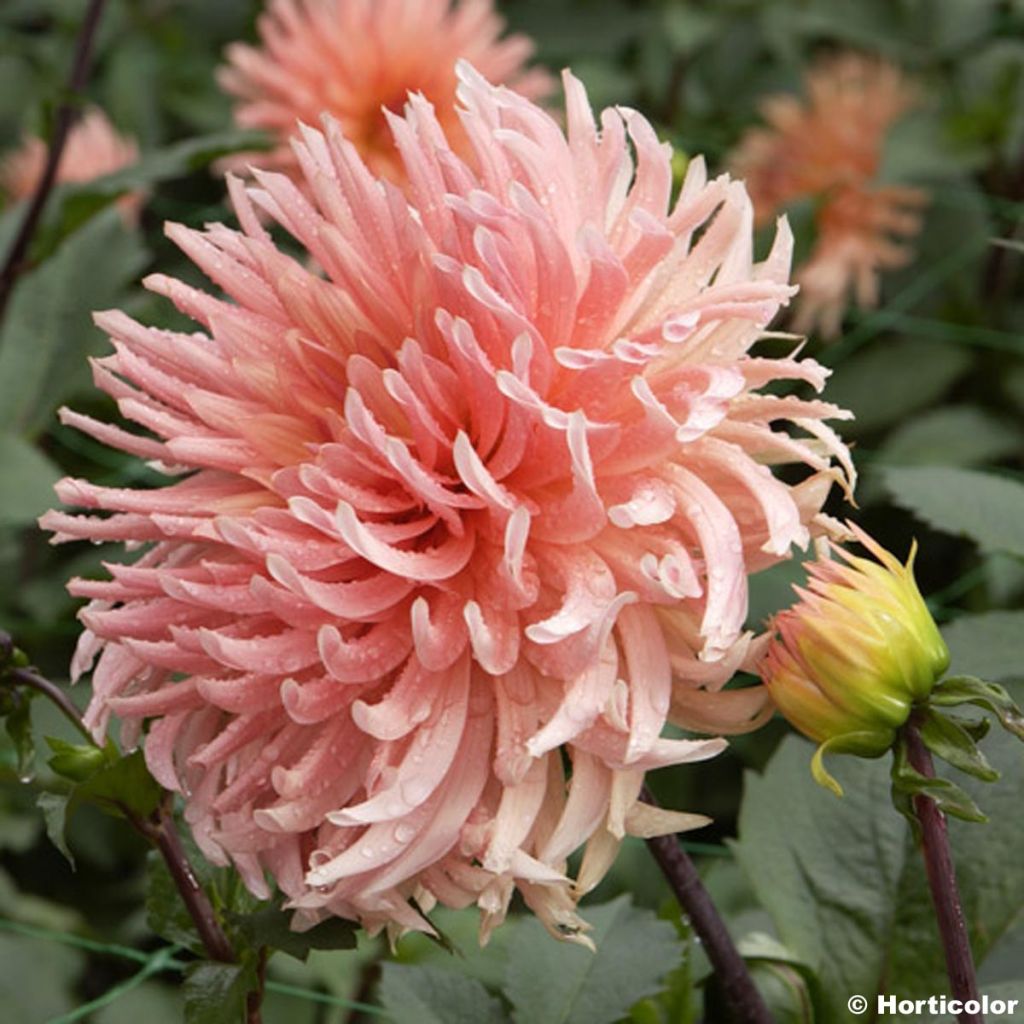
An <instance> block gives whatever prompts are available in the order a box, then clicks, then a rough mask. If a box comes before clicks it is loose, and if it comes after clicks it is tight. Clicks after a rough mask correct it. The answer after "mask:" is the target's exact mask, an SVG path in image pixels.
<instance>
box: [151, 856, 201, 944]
mask: <svg viewBox="0 0 1024 1024" xmlns="http://www.w3.org/2000/svg"><path fill="white" fill-rule="evenodd" d="M146 922H147V923H148V924H149V927H150V928H151V929H152V930H153V932H154V933H155V934H156V935H159V936H160V937H161V938H163V939H166V940H167V941H168V942H173V943H176V944H177V945H179V946H185V947H186V948H187V949H191V950H192V952H194V953H200V952H201V951H202V945H203V944H202V941H201V940H200V938H199V934H198V932H197V931H196V926H195V922H194V921H193V920H192V917H191V915H190V914H189V912H188V910H187V909H186V908H185V904H184V903H183V902H182V900H181V894H180V893H179V892H178V889H177V886H175V884H174V880H173V879H172V878H171V875H170V872H169V871H168V870H167V865H166V863H165V862H164V859H163V857H162V856H160V854H159V853H158V852H157V851H156V850H150V851H149V853H148V855H147V856H146Z"/></svg>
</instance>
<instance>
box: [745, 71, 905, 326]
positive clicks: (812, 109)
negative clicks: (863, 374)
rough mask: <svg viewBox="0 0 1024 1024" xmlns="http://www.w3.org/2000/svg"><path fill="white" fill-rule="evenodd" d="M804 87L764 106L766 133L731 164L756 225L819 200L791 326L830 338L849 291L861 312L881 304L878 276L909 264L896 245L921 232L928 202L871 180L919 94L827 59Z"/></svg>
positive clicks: (897, 80) (754, 136) (889, 78)
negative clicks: (743, 183)
mask: <svg viewBox="0 0 1024 1024" xmlns="http://www.w3.org/2000/svg"><path fill="white" fill-rule="evenodd" d="M806 83H807V99H806V100H801V99H799V98H798V97H796V96H788V95H780V96H772V97H769V98H768V99H767V100H765V102H764V103H763V105H762V114H763V116H764V118H765V120H766V121H767V122H768V127H765V128H754V129H751V130H750V131H749V132H747V134H746V135H745V136H744V138H743V139H742V140H741V142H740V144H739V146H738V147H737V149H736V151H735V152H734V153H733V155H732V158H731V160H730V166H731V168H732V170H733V172H734V173H735V174H736V175H737V176H738V177H741V178H743V179H744V180H745V181H746V185H747V188H748V190H749V192H750V197H751V199H752V200H753V203H754V210H755V212H756V215H757V221H758V223H760V224H766V223H770V221H771V219H772V218H773V217H774V216H776V214H777V213H778V212H779V211H780V210H781V209H782V207H784V206H786V205H787V204H789V203H792V202H794V201H795V200H799V199H805V198H812V199H815V200H818V201H819V202H820V206H819V209H818V213H817V229H818V237H817V241H816V245H815V248H814V251H813V252H812V253H811V256H810V258H809V259H808V261H807V263H806V264H804V265H803V266H802V267H799V268H798V269H797V273H796V280H797V283H798V284H799V285H800V296H799V299H798V302H797V314H796V317H795V318H794V322H793V328H794V330H796V331H800V332H806V331H811V330H814V329H815V328H818V329H820V330H821V332H822V333H823V334H825V335H826V336H834V335H835V334H837V333H838V332H839V328H840V325H841V323H842V318H843V314H844V312H845V311H846V307H847V306H848V304H849V302H850V293H851V292H852V293H853V297H854V298H855V299H856V301H857V302H858V304H860V305H861V306H872V305H875V304H876V303H877V301H878V272H879V271H880V270H886V269H891V268H894V267H898V266H902V265H903V264H905V263H906V262H907V261H908V260H909V259H910V258H911V256H912V252H911V250H910V248H909V247H908V246H907V245H905V244H903V243H902V242H901V241H897V239H905V238H909V237H912V236H913V235H915V234H916V233H917V231H918V230H919V229H920V215H919V210H920V207H921V206H922V204H923V203H924V202H925V194H924V193H923V192H921V191H920V190H919V189H914V188H907V187H904V186H882V185H879V184H877V182H876V181H875V178H876V176H877V174H878V171H879V167H880V164H881V159H882V151H883V147H884V144H885V140H886V136H887V134H888V132H889V130H890V128H891V127H892V125H893V124H894V123H895V122H896V121H897V120H898V119H899V118H900V117H901V116H902V115H903V114H904V113H906V111H907V110H909V109H910V108H911V107H912V106H913V104H914V99H915V94H914V91H913V90H912V89H911V88H910V87H909V86H908V85H907V83H906V81H905V80H904V78H903V76H902V74H901V72H900V71H899V69H898V68H896V67H894V66H892V65H891V64H887V63H886V62H884V61H882V60H880V59H877V58H872V57H866V56H862V55H859V54H852V53H847V54H841V55H839V56H837V57H832V58H829V59H827V60H824V61H821V62H820V63H819V64H818V65H817V66H816V67H815V68H814V69H813V70H812V71H811V72H809V73H808V75H807V79H806Z"/></svg>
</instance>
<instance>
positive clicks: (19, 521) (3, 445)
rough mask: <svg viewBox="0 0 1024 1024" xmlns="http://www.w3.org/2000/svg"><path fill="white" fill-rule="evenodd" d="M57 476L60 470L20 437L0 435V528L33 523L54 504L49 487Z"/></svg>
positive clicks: (57, 478) (50, 487) (59, 474)
mask: <svg viewBox="0 0 1024 1024" xmlns="http://www.w3.org/2000/svg"><path fill="white" fill-rule="evenodd" d="M0 387H2V385H0ZM0 415H2V414H0ZM60 476H61V473H60V470H59V469H58V468H57V467H56V466H55V465H54V464H53V463H52V462H51V461H50V460H49V459H48V458H47V457H46V456H45V455H43V453H42V452H40V451H38V450H37V449H36V448H34V447H33V446H32V445H31V444H29V442H28V441H26V440H25V439H24V438H22V437H19V436H18V435H17V434H11V433H0V526H26V525H28V524H29V523H34V522H35V520H36V518H37V517H38V516H40V515H42V514H43V513H44V512H45V511H46V510H47V509H48V508H50V507H51V506H52V505H53V504H54V503H55V501H56V499H55V498H54V494H53V485H54V484H55V483H56V482H57V481H58V480H59V479H60Z"/></svg>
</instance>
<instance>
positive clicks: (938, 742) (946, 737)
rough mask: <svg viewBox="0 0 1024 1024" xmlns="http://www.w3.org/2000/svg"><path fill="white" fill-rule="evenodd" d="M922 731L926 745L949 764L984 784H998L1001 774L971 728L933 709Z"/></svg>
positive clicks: (924, 722) (925, 719) (930, 710)
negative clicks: (983, 750) (979, 744)
mask: <svg viewBox="0 0 1024 1024" xmlns="http://www.w3.org/2000/svg"><path fill="white" fill-rule="evenodd" d="M920 732H921V739H922V741H923V742H924V745H925V746H926V747H927V748H928V749H929V750H930V751H931V752H932V753H933V754H936V755H938V756H939V757H941V758H942V759H943V761H945V762H947V764H951V765H952V766H953V767H954V768H959V769H960V771H962V772H966V773H967V774H968V775H973V776H974V777H975V778H976V779H981V781H982V782H995V781H996V779H998V778H999V772H997V771H996V770H995V769H994V768H993V767H992V765H990V764H989V763H988V759H987V758H986V757H985V755H984V754H983V753H982V752H981V751H980V750H979V749H978V745H977V743H975V742H974V739H973V738H972V736H971V734H970V733H969V732H968V731H967V729H966V728H964V726H963V725H961V724H960V723H959V722H955V721H954V720H953V719H952V718H949V717H948V716H947V715H943V714H941V713H940V712H938V711H936V710H934V709H933V708H932V709H929V711H928V714H927V715H926V716H925V718H924V721H923V722H922V723H921V726H920Z"/></svg>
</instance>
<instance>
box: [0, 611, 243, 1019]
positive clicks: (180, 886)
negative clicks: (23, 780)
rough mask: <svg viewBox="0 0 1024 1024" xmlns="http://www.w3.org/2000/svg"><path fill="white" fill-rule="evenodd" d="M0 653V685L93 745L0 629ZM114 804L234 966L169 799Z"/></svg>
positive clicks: (216, 954)
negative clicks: (45, 703)
mask: <svg viewBox="0 0 1024 1024" xmlns="http://www.w3.org/2000/svg"><path fill="white" fill-rule="evenodd" d="M0 652H2V661H0V684H2V685H9V686H15V687H17V686H24V687H28V688H29V689H32V690H35V691H36V692H37V693H40V694H42V695H43V696H44V697H46V699H47V700H49V701H50V702H51V703H52V704H54V705H55V706H56V707H57V708H58V709H59V710H60V712H61V714H63V715H64V717H65V718H67V719H68V721H69V722H70V723H71V724H72V725H73V726H74V727H75V729H76V730H77V731H78V733H79V734H80V735H81V736H82V737H84V739H85V740H86V741H87V742H88V743H90V744H92V745H93V746H96V741H95V739H94V738H93V736H92V734H91V733H90V732H89V729H88V727H87V726H86V724H85V722H84V721H83V720H82V716H81V714H80V713H79V711H78V708H77V707H75V705H74V703H73V702H72V701H71V700H70V699H69V698H68V696H67V694H66V693H64V691H63V690H62V689H61V688H60V687H59V686H57V685H56V684H55V683H53V682H52V681H51V680H49V679H46V678H44V677H43V676H41V675H40V674H39V673H38V672H36V671H35V670H34V669H33V668H30V667H28V666H23V665H19V664H17V662H16V661H15V659H16V658H20V657H21V655H20V653H18V652H16V648H15V647H14V645H13V643H12V641H11V638H10V637H9V636H8V635H7V634H6V633H4V632H2V631H0ZM12 661H14V662H15V664H14V665H11V662H12ZM117 806H118V809H119V810H120V812H121V813H122V814H123V815H124V816H125V818H126V819H127V821H128V823H129V824H130V825H131V826H132V828H133V829H134V830H135V831H136V832H138V834H139V835H141V836H142V837H143V838H144V839H146V840H147V841H148V842H149V843H151V844H152V845H153V846H154V847H155V848H156V850H157V851H158V852H159V853H160V856H161V857H162V858H163V860H164V863H165V864H166V865H167V870H168V872H169V874H170V876H171V879H172V881H173V882H174V887H175V888H176V889H177V890H178V895H179V896H180V897H181V901H182V903H184V905H185V909H186V910H187V911H188V914H189V917H191V918H192V922H193V924H194V925H195V927H196V932H197V934H198V935H199V939H200V941H201V942H202V944H203V949H204V950H205V951H206V955H207V956H208V957H209V958H210V959H211V960H215V961H218V962H219V963H235V962H236V961H237V959H238V958H237V956H236V954H235V951H234V949H232V946H231V943H230V941H229V940H228V937H227V935H226V934H225V933H224V929H223V928H222V927H221V925H220V921H218V919H217V914H216V912H215V911H214V909H213V905H212V904H211V903H210V898H209V897H208V896H207V894H206V891H205V890H204V889H203V887H202V885H200V883H199V879H198V878H197V876H196V873H195V870H194V869H193V867H192V864H191V863H190V861H189V859H188V854H186V852H185V848H184V847H183V846H182V842H181V836H180V835H179V834H178V830H177V827H176V826H175V824H174V815H173V814H172V812H171V808H170V805H169V801H168V800H166V799H164V800H162V801H161V802H160V805H159V806H158V807H157V809H156V811H155V812H154V813H153V814H152V815H151V816H149V817H143V816H142V815H139V814H137V813H136V812H135V811H133V810H132V809H131V808H130V807H128V806H126V805H125V804H123V803H118V805H117ZM259 977H260V981H261V984H262V977H263V972H262V969H261V970H260V972H259ZM255 996H256V997H255V998H254V999H251V1000H250V1002H249V1009H248V1017H247V1021H248V1024H259V1021H260V1014H259V1004H260V998H259V993H257V994H255Z"/></svg>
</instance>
